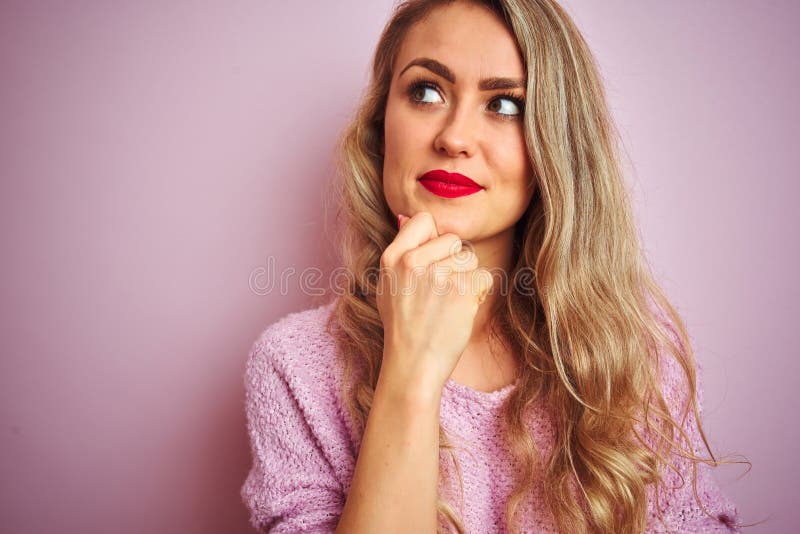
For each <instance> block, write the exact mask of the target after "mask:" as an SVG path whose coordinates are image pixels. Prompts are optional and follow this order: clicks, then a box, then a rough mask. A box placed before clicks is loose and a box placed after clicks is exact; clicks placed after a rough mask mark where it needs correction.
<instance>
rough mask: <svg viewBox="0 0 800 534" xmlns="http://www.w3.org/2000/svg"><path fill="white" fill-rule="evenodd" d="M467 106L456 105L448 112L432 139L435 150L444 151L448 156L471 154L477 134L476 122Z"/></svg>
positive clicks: (473, 151)
mask: <svg viewBox="0 0 800 534" xmlns="http://www.w3.org/2000/svg"><path fill="white" fill-rule="evenodd" d="M475 115H476V114H475V113H472V112H471V111H470V110H469V109H468V106H465V105H463V104H462V105H457V106H455V107H454V108H453V109H452V111H451V112H450V113H449V114H448V116H447V118H446V119H445V123H444V124H443V125H442V128H441V130H440V131H439V133H438V135H437V136H436V138H435V139H434V142H433V143H434V148H435V149H436V151H437V152H444V153H446V154H447V155H448V156H450V157H458V156H461V155H462V154H463V155H464V156H472V155H473V154H474V153H475V144H476V142H477V136H478V124H477V119H476V117H475Z"/></svg>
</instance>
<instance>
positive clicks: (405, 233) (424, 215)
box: [386, 211, 439, 258]
mask: <svg viewBox="0 0 800 534" xmlns="http://www.w3.org/2000/svg"><path fill="white" fill-rule="evenodd" d="M438 236H439V232H438V231H437V229H436V222H435V221H434V220H433V215H431V214H430V213H429V212H427V211H420V212H418V213H416V214H414V215H413V216H412V217H410V218H409V219H408V220H407V221H405V222H403V223H402V227H401V228H400V229H399V230H398V231H397V235H396V236H395V238H394V241H392V242H391V244H389V246H388V247H386V248H387V250H391V254H392V256H393V257H394V258H400V257H401V256H402V255H403V254H404V253H405V252H406V251H408V250H411V249H415V248H417V247H418V246H420V245H421V244H422V243H425V242H427V241H429V240H431V239H433V238H435V237H438Z"/></svg>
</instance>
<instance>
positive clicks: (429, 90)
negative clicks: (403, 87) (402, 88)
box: [408, 81, 438, 104]
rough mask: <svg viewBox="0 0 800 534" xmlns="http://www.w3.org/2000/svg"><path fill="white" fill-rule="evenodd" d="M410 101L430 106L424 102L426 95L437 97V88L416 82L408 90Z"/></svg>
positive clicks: (427, 83) (428, 83) (426, 83)
mask: <svg viewBox="0 0 800 534" xmlns="http://www.w3.org/2000/svg"><path fill="white" fill-rule="evenodd" d="M408 93H409V96H410V97H411V100H412V101H413V102H416V103H420V104H432V102H430V101H429V100H425V97H426V96H427V95H428V94H434V95H438V92H437V87H436V86H435V85H434V84H432V83H430V82H422V81H421V82H416V83H413V84H412V85H411V88H410V89H409V90H408Z"/></svg>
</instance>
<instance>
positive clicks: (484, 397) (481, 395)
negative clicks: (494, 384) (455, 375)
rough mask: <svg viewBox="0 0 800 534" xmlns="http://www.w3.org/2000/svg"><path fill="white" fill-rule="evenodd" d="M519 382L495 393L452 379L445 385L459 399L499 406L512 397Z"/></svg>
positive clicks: (516, 381) (496, 390)
mask: <svg viewBox="0 0 800 534" xmlns="http://www.w3.org/2000/svg"><path fill="white" fill-rule="evenodd" d="M519 381H520V379H519V377H517V379H516V380H515V381H514V382H513V383H511V384H507V385H505V386H503V387H501V388H500V389H495V390H494V391H479V390H477V389H473V388H471V387H469V386H467V385H464V384H461V383H459V382H456V381H455V380H453V379H452V378H448V379H447V381H446V382H445V383H444V385H445V388H446V389H448V390H450V392H451V393H453V394H455V395H456V396H458V397H462V398H467V399H470V400H474V401H478V402H480V403H482V404H490V405H498V404H500V403H502V402H503V401H505V400H506V399H507V398H508V397H509V395H511V392H512V391H514V389H516V387H517V386H518V385H519Z"/></svg>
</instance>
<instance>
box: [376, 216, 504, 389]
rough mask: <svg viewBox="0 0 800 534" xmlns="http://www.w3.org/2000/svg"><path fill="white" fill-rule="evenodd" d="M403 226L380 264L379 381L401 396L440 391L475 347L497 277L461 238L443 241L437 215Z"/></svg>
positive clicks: (401, 218) (449, 236) (446, 236)
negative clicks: (478, 321)
mask: <svg viewBox="0 0 800 534" xmlns="http://www.w3.org/2000/svg"><path fill="white" fill-rule="evenodd" d="M398 220H399V223H400V229H399V231H398V233H397V236H396V237H395V238H394V240H393V241H392V242H391V243H390V244H389V246H387V247H386V249H385V250H384V252H383V254H382V255H381V260H380V266H381V269H380V274H379V279H378V294H377V307H378V312H379V314H380V317H381V322H382V323H383V331H384V357H383V364H382V366H381V373H380V380H381V381H382V382H384V383H389V384H391V386H390V387H392V388H393V389H395V390H398V391H405V390H408V389H411V390H414V391H422V392H425V393H429V392H430V391H429V390H431V389H433V388H439V391H441V388H442V387H444V383H445V382H446V381H447V379H448V378H449V377H450V375H451V374H452V372H453V369H454V368H455V366H456V364H457V363H458V360H459V358H460V357H461V354H462V353H463V352H464V349H465V348H466V346H467V343H468V342H469V339H470V336H471V334H472V326H473V323H474V320H475V315H476V314H477V312H478V308H479V306H480V304H481V303H482V302H483V301H484V300H485V298H486V294H487V293H488V291H489V290H490V289H491V286H492V283H493V280H492V276H491V273H490V272H489V271H488V270H487V269H485V268H483V267H478V258H477V256H475V254H474V253H473V252H472V251H471V250H467V249H464V248H463V246H462V242H461V239H460V238H459V236H457V235H456V234H454V233H445V234H442V235H439V234H438V232H437V229H436V223H435V221H434V219H433V216H432V215H431V214H430V213H428V212H419V213H417V214H415V215H414V216H413V217H411V218H408V217H404V216H402V215H401V216H399V219H398Z"/></svg>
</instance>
